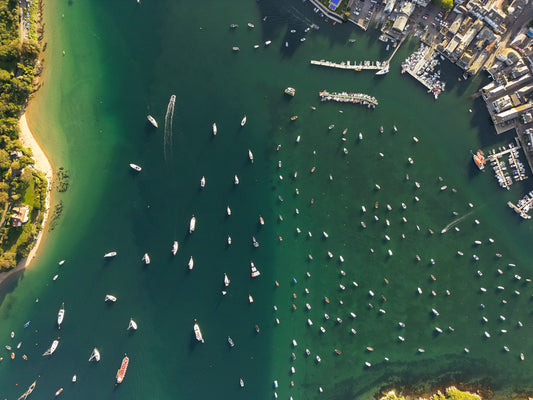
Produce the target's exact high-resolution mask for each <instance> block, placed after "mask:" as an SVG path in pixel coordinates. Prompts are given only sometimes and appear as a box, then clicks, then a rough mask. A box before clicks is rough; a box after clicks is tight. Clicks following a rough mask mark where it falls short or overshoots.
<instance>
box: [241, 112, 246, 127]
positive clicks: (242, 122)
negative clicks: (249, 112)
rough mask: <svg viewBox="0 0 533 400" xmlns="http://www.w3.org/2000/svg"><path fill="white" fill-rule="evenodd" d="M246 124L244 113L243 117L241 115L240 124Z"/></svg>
mask: <svg viewBox="0 0 533 400" xmlns="http://www.w3.org/2000/svg"><path fill="white" fill-rule="evenodd" d="M244 125H246V114H244V117H242V120H241V126H244Z"/></svg>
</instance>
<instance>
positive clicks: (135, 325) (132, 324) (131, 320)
mask: <svg viewBox="0 0 533 400" xmlns="http://www.w3.org/2000/svg"><path fill="white" fill-rule="evenodd" d="M130 329H133V330H134V331H136V330H137V322H135V321H134V320H133V318H130V323H129V324H128V330H130Z"/></svg>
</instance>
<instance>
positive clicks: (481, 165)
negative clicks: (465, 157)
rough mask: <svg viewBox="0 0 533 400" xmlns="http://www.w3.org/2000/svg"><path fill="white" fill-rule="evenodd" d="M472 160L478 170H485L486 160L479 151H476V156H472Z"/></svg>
mask: <svg viewBox="0 0 533 400" xmlns="http://www.w3.org/2000/svg"><path fill="white" fill-rule="evenodd" d="M472 158H473V160H474V162H475V163H476V165H477V167H478V168H479V169H481V170H482V169H483V168H485V164H486V162H487V161H486V160H485V155H484V154H483V152H482V151H481V150H478V151H477V153H476V154H472Z"/></svg>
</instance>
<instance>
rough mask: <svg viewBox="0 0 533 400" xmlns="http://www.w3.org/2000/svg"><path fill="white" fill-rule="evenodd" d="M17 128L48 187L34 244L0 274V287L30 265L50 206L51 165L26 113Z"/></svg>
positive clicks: (41, 235) (20, 138)
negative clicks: (25, 253)
mask: <svg viewBox="0 0 533 400" xmlns="http://www.w3.org/2000/svg"><path fill="white" fill-rule="evenodd" d="M19 127H20V134H19V140H20V141H21V143H22V145H23V146H24V147H29V148H30V149H31V150H32V153H33V155H32V159H33V161H34V167H35V169H37V170H39V171H41V172H42V173H44V175H45V176H46V180H47V181H48V186H47V189H46V201H45V210H44V217H43V223H42V225H41V231H40V232H39V234H38V235H37V240H35V243H34V244H33V246H32V248H31V250H30V253H29V254H28V256H27V257H25V258H23V259H22V260H20V261H19V262H18V263H17V265H16V267H15V268H13V269H12V270H10V271H6V272H2V273H0V286H1V285H2V283H4V282H5V281H6V279H8V278H9V277H11V276H13V275H15V274H16V273H17V272H20V271H22V270H24V269H26V268H27V267H28V266H29V265H30V264H31V262H32V260H33V259H34V258H35V257H36V255H37V250H38V249H39V246H40V245H41V241H42V239H43V236H44V232H45V228H46V223H47V222H48V217H49V212H50V204H51V195H52V184H53V176H54V175H53V174H54V173H53V169H52V165H51V164H50V161H49V160H48V158H47V157H46V155H45V153H44V151H43V150H42V148H41V146H39V143H37V140H35V137H34V135H33V134H32V132H31V130H30V127H29V126H28V121H27V119H26V113H23V114H22V116H21V117H20V120H19Z"/></svg>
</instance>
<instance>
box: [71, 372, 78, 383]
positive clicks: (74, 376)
mask: <svg viewBox="0 0 533 400" xmlns="http://www.w3.org/2000/svg"><path fill="white" fill-rule="evenodd" d="M77 380H78V377H77V376H76V374H74V375H73V376H72V382H76V381H77Z"/></svg>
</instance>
